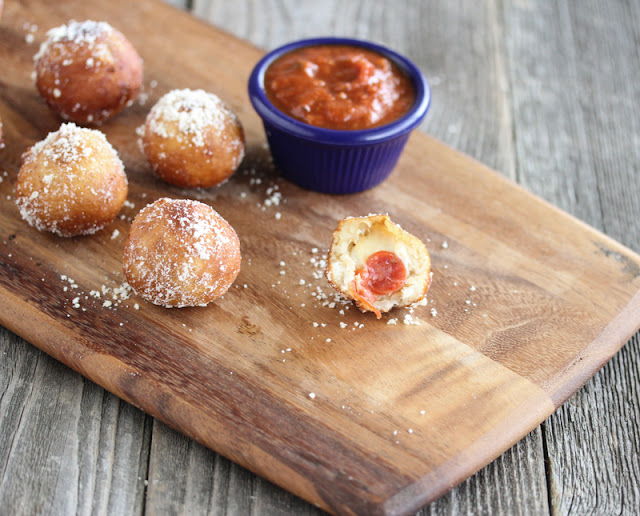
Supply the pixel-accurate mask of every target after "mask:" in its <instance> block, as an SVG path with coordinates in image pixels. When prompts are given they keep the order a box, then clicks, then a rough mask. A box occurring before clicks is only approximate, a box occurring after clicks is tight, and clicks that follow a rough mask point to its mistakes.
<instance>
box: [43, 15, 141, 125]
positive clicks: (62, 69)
mask: <svg viewBox="0 0 640 516" xmlns="http://www.w3.org/2000/svg"><path fill="white" fill-rule="evenodd" d="M34 61H35V71H36V87H37V88H38V91H39V93H40V96H41V97H42V98H43V99H44V100H45V101H46V103H47V104H48V105H49V107H50V108H51V109H53V110H54V111H55V112H57V113H58V114H59V115H60V116H62V117H63V118H64V119H66V120H72V121H74V122H77V123H79V124H100V123H102V122H104V121H105V120H107V119H108V118H111V117H112V116H113V115H115V114H116V113H118V112H120V111H121V110H122V109H123V108H124V107H125V106H126V105H127V104H128V103H129V102H131V101H132V100H133V99H134V98H135V97H136V96H137V95H138V92H139V91H140V87H141V85H142V59H141V58H140V56H139V55H138V53H137V52H136V50H135V48H133V46H132V45H131V43H130V42H129V40H127V38H125V37H124V35H122V33H120V32H119V31H117V30H116V29H114V28H113V27H111V25H109V24H108V23H106V22H95V21H91V20H89V21H84V22H76V21H71V22H69V23H68V24H67V25H62V26H60V27H56V28H54V29H51V30H50V31H49V32H47V39H46V41H45V42H44V43H42V45H41V46H40V50H39V51H38V53H37V54H36V55H35V56H34Z"/></svg>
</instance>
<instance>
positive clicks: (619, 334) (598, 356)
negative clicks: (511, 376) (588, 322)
mask: <svg viewBox="0 0 640 516" xmlns="http://www.w3.org/2000/svg"><path fill="white" fill-rule="evenodd" d="M639 314H640V289H639V290H638V291H637V292H636V294H635V295H634V296H633V297H632V298H631V299H630V300H629V302H628V303H627V305H626V306H625V307H624V308H623V309H622V310H621V311H620V312H619V313H618V315H617V316H616V317H615V318H614V319H613V320H612V321H611V322H610V323H609V324H608V325H607V326H605V327H604V328H603V330H602V331H601V332H600V334H599V335H598V336H597V337H596V338H595V339H594V340H593V342H591V344H589V345H588V346H587V347H586V348H585V349H584V350H583V351H582V352H581V353H580V354H579V355H578V356H577V357H575V359H574V360H573V362H572V363H571V364H569V366H568V367H567V368H565V369H564V370H563V371H561V372H560V374H558V375H556V376H555V377H553V378H550V379H549V380H547V381H546V382H544V383H543V384H542V385H541V388H542V389H543V390H544V391H545V392H547V393H548V395H549V397H550V398H551V399H552V400H553V403H554V405H555V407H556V409H558V408H559V407H560V406H562V405H563V404H564V403H565V402H566V401H567V399H569V397H570V396H572V395H573V394H575V393H576V392H578V391H579V390H580V389H581V388H582V387H584V385H585V384H586V383H587V382H588V381H589V380H590V379H591V378H592V377H593V376H594V375H595V374H596V373H597V372H598V371H599V370H600V369H602V368H603V367H604V366H605V365H606V364H607V363H608V362H609V360H611V359H612V358H613V356H614V355H615V354H616V353H617V352H618V351H620V350H621V349H622V348H623V347H624V345H625V344H627V343H628V342H629V340H631V338H632V337H633V336H634V335H635V334H636V333H637V332H638V331H640V316H639ZM634 321H635V322H634Z"/></svg>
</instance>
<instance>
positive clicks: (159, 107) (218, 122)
mask: <svg viewBox="0 0 640 516" xmlns="http://www.w3.org/2000/svg"><path fill="white" fill-rule="evenodd" d="M229 117H231V118H232V119H235V114H234V113H233V112H232V111H231V110H230V109H229V108H228V107H227V106H226V105H225V104H224V102H222V101H221V100H220V99H219V98H218V97H217V96H216V95H214V94H213V93H208V92H206V91H204V90H190V89H183V90H173V91H170V92H169V93H167V94H166V95H164V96H163V97H162V98H160V100H159V101H158V102H157V103H156V105H155V106H153V108H152V109H151V111H150V113H149V116H148V117H147V124H148V127H149V130H150V131H151V132H153V133H155V134H158V135H160V136H162V137H163V138H167V137H169V135H170V132H169V128H168V126H167V123H170V124H171V123H175V124H177V128H178V131H179V132H180V133H181V135H185V136H186V138H188V140H189V141H190V143H191V144H193V145H194V146H196V147H203V146H204V145H205V136H204V132H205V131H206V130H208V129H209V128H211V127H214V128H215V129H217V130H218V131H219V132H222V130H223V129H224V123H225V120H226V119H228V118H229ZM177 137H180V135H177Z"/></svg>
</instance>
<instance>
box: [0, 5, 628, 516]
mask: <svg viewBox="0 0 640 516" xmlns="http://www.w3.org/2000/svg"><path fill="white" fill-rule="evenodd" d="M173 3H177V4H179V5H180V7H182V8H184V9H190V10H192V12H193V13H194V14H195V15H196V16H199V17H201V18H203V19H205V20H208V21H210V22H211V23H213V24H215V25H217V26H219V27H222V28H224V29H226V30H228V31H230V32H231V33H233V34H235V35H237V36H239V37H241V38H245V39H248V40H250V41H252V42H253V43H255V44H256V45H258V46H260V47H263V48H265V49H269V48H273V47H274V46H277V45H279V44H281V43H284V42H286V41H289V40H292V39H297V38H301V37H306V36H313V35H325V34H336V35H349V36H356V37H360V38H365V39H371V40H375V41H378V42H382V43H384V44H387V45H389V46H390V47H392V48H394V49H396V50H398V51H399V52H401V53H403V54H406V55H407V56H409V57H410V58H411V59H412V60H413V61H414V62H416V63H417V64H418V65H419V66H420V67H421V69H422V70H423V71H424V73H425V75H426V77H427V78H428V80H429V81H430V83H431V86H432V89H433V104H432V108H431V110H430V113H429V115H428V117H427V119H426V121H425V123H424V124H423V126H422V130H424V131H426V132H428V133H429V134H431V135H433V136H435V137H436V138H438V139H440V140H442V141H444V142H446V143H447V144H448V145H450V146H451V147H453V148H455V149H458V150H460V151H462V152H465V153H467V154H469V155H471V156H473V157H474V158H476V159H478V160H479V161H482V162H483V163H486V164H487V165H489V166H491V167H493V168H495V169H496V170H498V171H500V172H501V173H503V174H504V175H506V176H508V177H510V178H512V179H514V180H515V181H517V182H519V183H521V184H522V185H524V186H525V187H526V188H528V189H529V190H531V191H533V192H535V193H536V194H538V195H540V196H542V197H543V198H545V199H547V200H548V201H550V202H551V203H553V204H555V205H557V206H559V207H561V208H562V209H564V210H566V211H568V212H570V213H572V214H574V215H575V216H577V217H578V218H580V219H582V220H584V221H585V222H587V223H589V224H591V225H593V226H595V227H596V228H598V229H600V230H602V231H604V232H605V233H606V234H608V235H610V236H611V237H613V238H614V239H616V240H618V241H620V242H622V243H623V244H625V245H627V246H628V247H630V248H631V249H633V250H635V251H636V252H638V251H640V186H639V177H640V2H638V1H636V0H628V1H625V0H616V1H612V2H601V1H599V0H583V1H580V2H577V1H575V2H571V1H565V0H559V1H557V2H552V1H549V0H504V1H499V0H485V1H478V0H433V1H421V0H410V1H405V2H401V1H398V0H369V1H355V0H342V1H341V0H325V1H323V2H318V1H311V0H279V1H274V0H269V1H264V0H263V1H259V0H233V1H228V0H200V1H198V0H194V1H193V2H187V4H186V5H185V3H184V2H173ZM0 73H1V71H0ZM606 287H607V286H606V285H603V288H606ZM639 368H640V336H639V335H638V334H636V336H635V337H634V338H633V339H632V340H631V341H630V342H629V343H628V344H627V345H626V346H625V347H624V348H623V349H622V351H620V352H619V353H618V354H617V355H616V356H615V357H614V358H613V359H612V360H611V362H610V363H609V364H608V365H606V366H605V367H604V368H603V369H602V370H601V371H600V372H599V373H598V374H596V376H595V377H594V378H593V379H592V380H591V381H589V382H588V384H587V385H586V386H585V387H584V388H583V389H582V390H581V391H580V392H578V393H577V394H576V395H574V396H573V397H572V398H570V400H569V401H568V402H567V403H566V404H565V405H564V406H563V407H562V408H561V409H560V410H558V411H557V412H556V413H555V414H554V415H553V416H551V417H550V418H549V419H548V420H547V421H546V422H545V423H544V424H542V425H541V426H540V427H538V428H537V429H535V430H534V431H533V432H532V433H531V434H530V435H528V436H527V437H526V438H525V439H523V440H522V441H521V442H520V443H518V444H517V445H516V446H514V447H513V449H511V450H510V451H508V452H507V453H505V454H504V455H503V456H502V457H500V458H499V459H497V460H496V461H495V462H493V463H492V464H490V465H489V466H487V467H486V468H485V469H483V470H482V471H480V472H479V473H478V474H476V475H475V476H473V477H472V478H470V479H468V480H467V481H466V482H464V483H463V484H462V485H460V486H458V487H457V488H455V489H454V490H453V491H452V492H450V493H449V494H448V495H446V496H444V497H443V498H441V499H440V500H438V501H436V502H434V503H433V504H431V505H429V506H428V507H426V508H425V509H423V511H421V513H420V514H425V515H426V514H546V513H553V514H579V515H581V514H621V513H623V514H638V511H639V508H640V459H639V455H640V417H639V416H640V400H639V398H640V396H639V393H638V389H639V387H640V380H639V377H640V375H639V371H638V370H639ZM146 512H148V513H152V514H189V515H191V514H234V515H235V514H241V515H244V514H265V515H266V514H291V515H294V514H295V515H305V514H316V513H319V512H320V511H318V510H317V509H316V508H314V507H312V506H310V505H309V504H307V503H305V502H303V501H302V500H300V499H298V498H296V497H294V496H293V495H290V494H289V493H287V492H285V491H283V490H282V489H280V488H277V487H275V486H273V485H271V484H269V483H268V482H266V481H265V480H262V479H261V478H259V477H256V476H255V475H253V474H251V473H249V472H248V471H246V470H244V469H243V468H240V467H238V466H236V465H235V464H233V463H231V462H229V461H227V460H226V459H224V458H222V457H220V456H218V455H216V454H215V453H213V452H211V451H209V450H207V449H205V448H203V447H201V446H199V445H197V444H196V443H194V442H193V441H190V440H189V439H187V438H185V437H183V436H181V435H179V434H177V433H175V432H174V431H172V430H170V429H168V428H167V427H165V426H164V425H163V424H161V423H159V422H158V421H155V420H154V419H152V418H151V417H149V416H147V415H145V414H144V413H142V412H140V411H139V410H137V409H135V408H133V407H132V406H130V405H128V404H127V403H125V402H123V401H120V400H119V399H118V398H116V397H114V396H113V395H111V394H109V393H107V392H105V391H104V390H103V389H101V388H99V387H97V386H96V385H94V384H93V383H91V382H89V381H87V380H85V379H83V378H82V377H81V376H80V375H78V374H76V373H74V372H73V371H71V370H69V369H68V368H66V367H65V366H63V365H61V364H60V363H58V362H56V361H55V360H53V359H51V358H50V357H48V356H47V355H45V354H43V353H42V352H40V351H38V350H37V349H36V348H34V347H33V346H31V345H29V344H28V343H27V342H25V341H23V340H22V339H20V338H19V337H17V336H16V335H14V334H12V333H11V332H9V331H7V330H5V329H4V328H0V514H16V513H17V514H55V515H58V514H72V513H78V514H91V513H95V514H116V515H119V514H126V515H128V514H139V513H146Z"/></svg>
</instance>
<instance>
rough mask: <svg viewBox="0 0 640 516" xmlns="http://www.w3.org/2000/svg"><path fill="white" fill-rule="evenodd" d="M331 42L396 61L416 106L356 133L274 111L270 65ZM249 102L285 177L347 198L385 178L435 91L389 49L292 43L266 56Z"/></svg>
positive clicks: (360, 44) (319, 40)
mask: <svg viewBox="0 0 640 516" xmlns="http://www.w3.org/2000/svg"><path fill="white" fill-rule="evenodd" d="M332 44H333V45H352V46H358V47H363V48H366V49H369V50H372V51H374V52H377V53H379V54H382V55H383V56H385V57H386V58H388V59H389V60H391V61H392V62H394V63H395V64H396V65H397V66H398V67H399V68H400V70H401V71H402V72H404V73H405V74H406V75H407V76H408V77H409V78H410V79H411V82H412V84H413V87H414V89H415V93H416V101H415V103H414V105H413V107H412V108H411V109H410V110H409V111H408V112H407V113H406V114H405V115H404V116H402V117H401V118H399V119H398V120H395V121H393V122H391V123H389V124H386V125H383V126H380V127H374V128H372V129H362V130H355V131H340V130H335V129H324V128H321V127H315V126H312V125H309V124H305V123H303V122H300V121H298V120H296V119H294V118H292V117H290V116H288V115H285V114H284V113H283V112H282V111H279V110H278V109H276V108H275V106H274V105H273V104H272V103H271V102H270V101H269V99H268V98H267V96H266V94H265V91H264V76H265V72H266V70H267V68H268V67H269V65H270V64H271V63H272V62H273V61H274V60H276V59H277V58H279V57H280V56H282V55H284V54H286V53H288V52H291V51H292V50H296V49H298V48H301V47H308V46H315V45H332ZM249 98H250V100H251V104H253V107H254V109H255V110H256V112H257V113H258V115H260V117H261V118H262V122H263V124H264V129H265V132H266V134H267V140H268V142H269V148H270V149H271V155H272V156H273V161H274V163H275V165H276V166H277V167H278V169H279V170H280V171H281V172H282V174H283V175H284V177H286V178H287V179H289V180H290V181H292V182H294V183H296V184H298V185H300V186H302V187H303V188H307V189H309V190H314V191H317V192H324V193H331V194H348V193H355V192H361V191H363V190H367V189H369V188H372V187H374V186H376V185H378V184H380V183H381V182H382V181H384V180H385V179H386V178H387V176H388V175H389V174H390V173H391V171H392V170H393V168H394V167H395V165H396V163H397V161H398V158H399V157H400V154H401V152H402V149H403V148H404V145H405V143H406V142H407V139H408V138H409V134H410V133H411V131H412V130H413V129H414V128H415V127H416V126H418V125H419V124H420V122H422V120H423V119H424V117H425V115H426V114H427V110H428V109H429V104H430V102H431V92H430V89H429V85H428V84H427V81H426V80H425V78H424V76H423V75H422V73H421V72H420V70H419V69H418V68H417V67H416V66H415V65H414V64H413V63H411V62H410V61H409V60H408V59H407V58H405V57H403V56H401V55H399V54H397V53H396V52H393V51H392V50H389V49H388V48H385V47H383V46H381V45H377V44H375V43H370V42H368V41H361V40H357V39H349V38H314V39H306V40H301V41H295V42H293V43H289V44H287V45H284V46H282V47H279V48H277V49H275V50H273V51H272V52H269V53H268V54H267V55H266V56H264V57H263V58H262V59H261V60H260V61H259V62H258V64H257V65H256V66H255V68H254V69H253V72H252V73H251V76H250V78H249Z"/></svg>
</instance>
